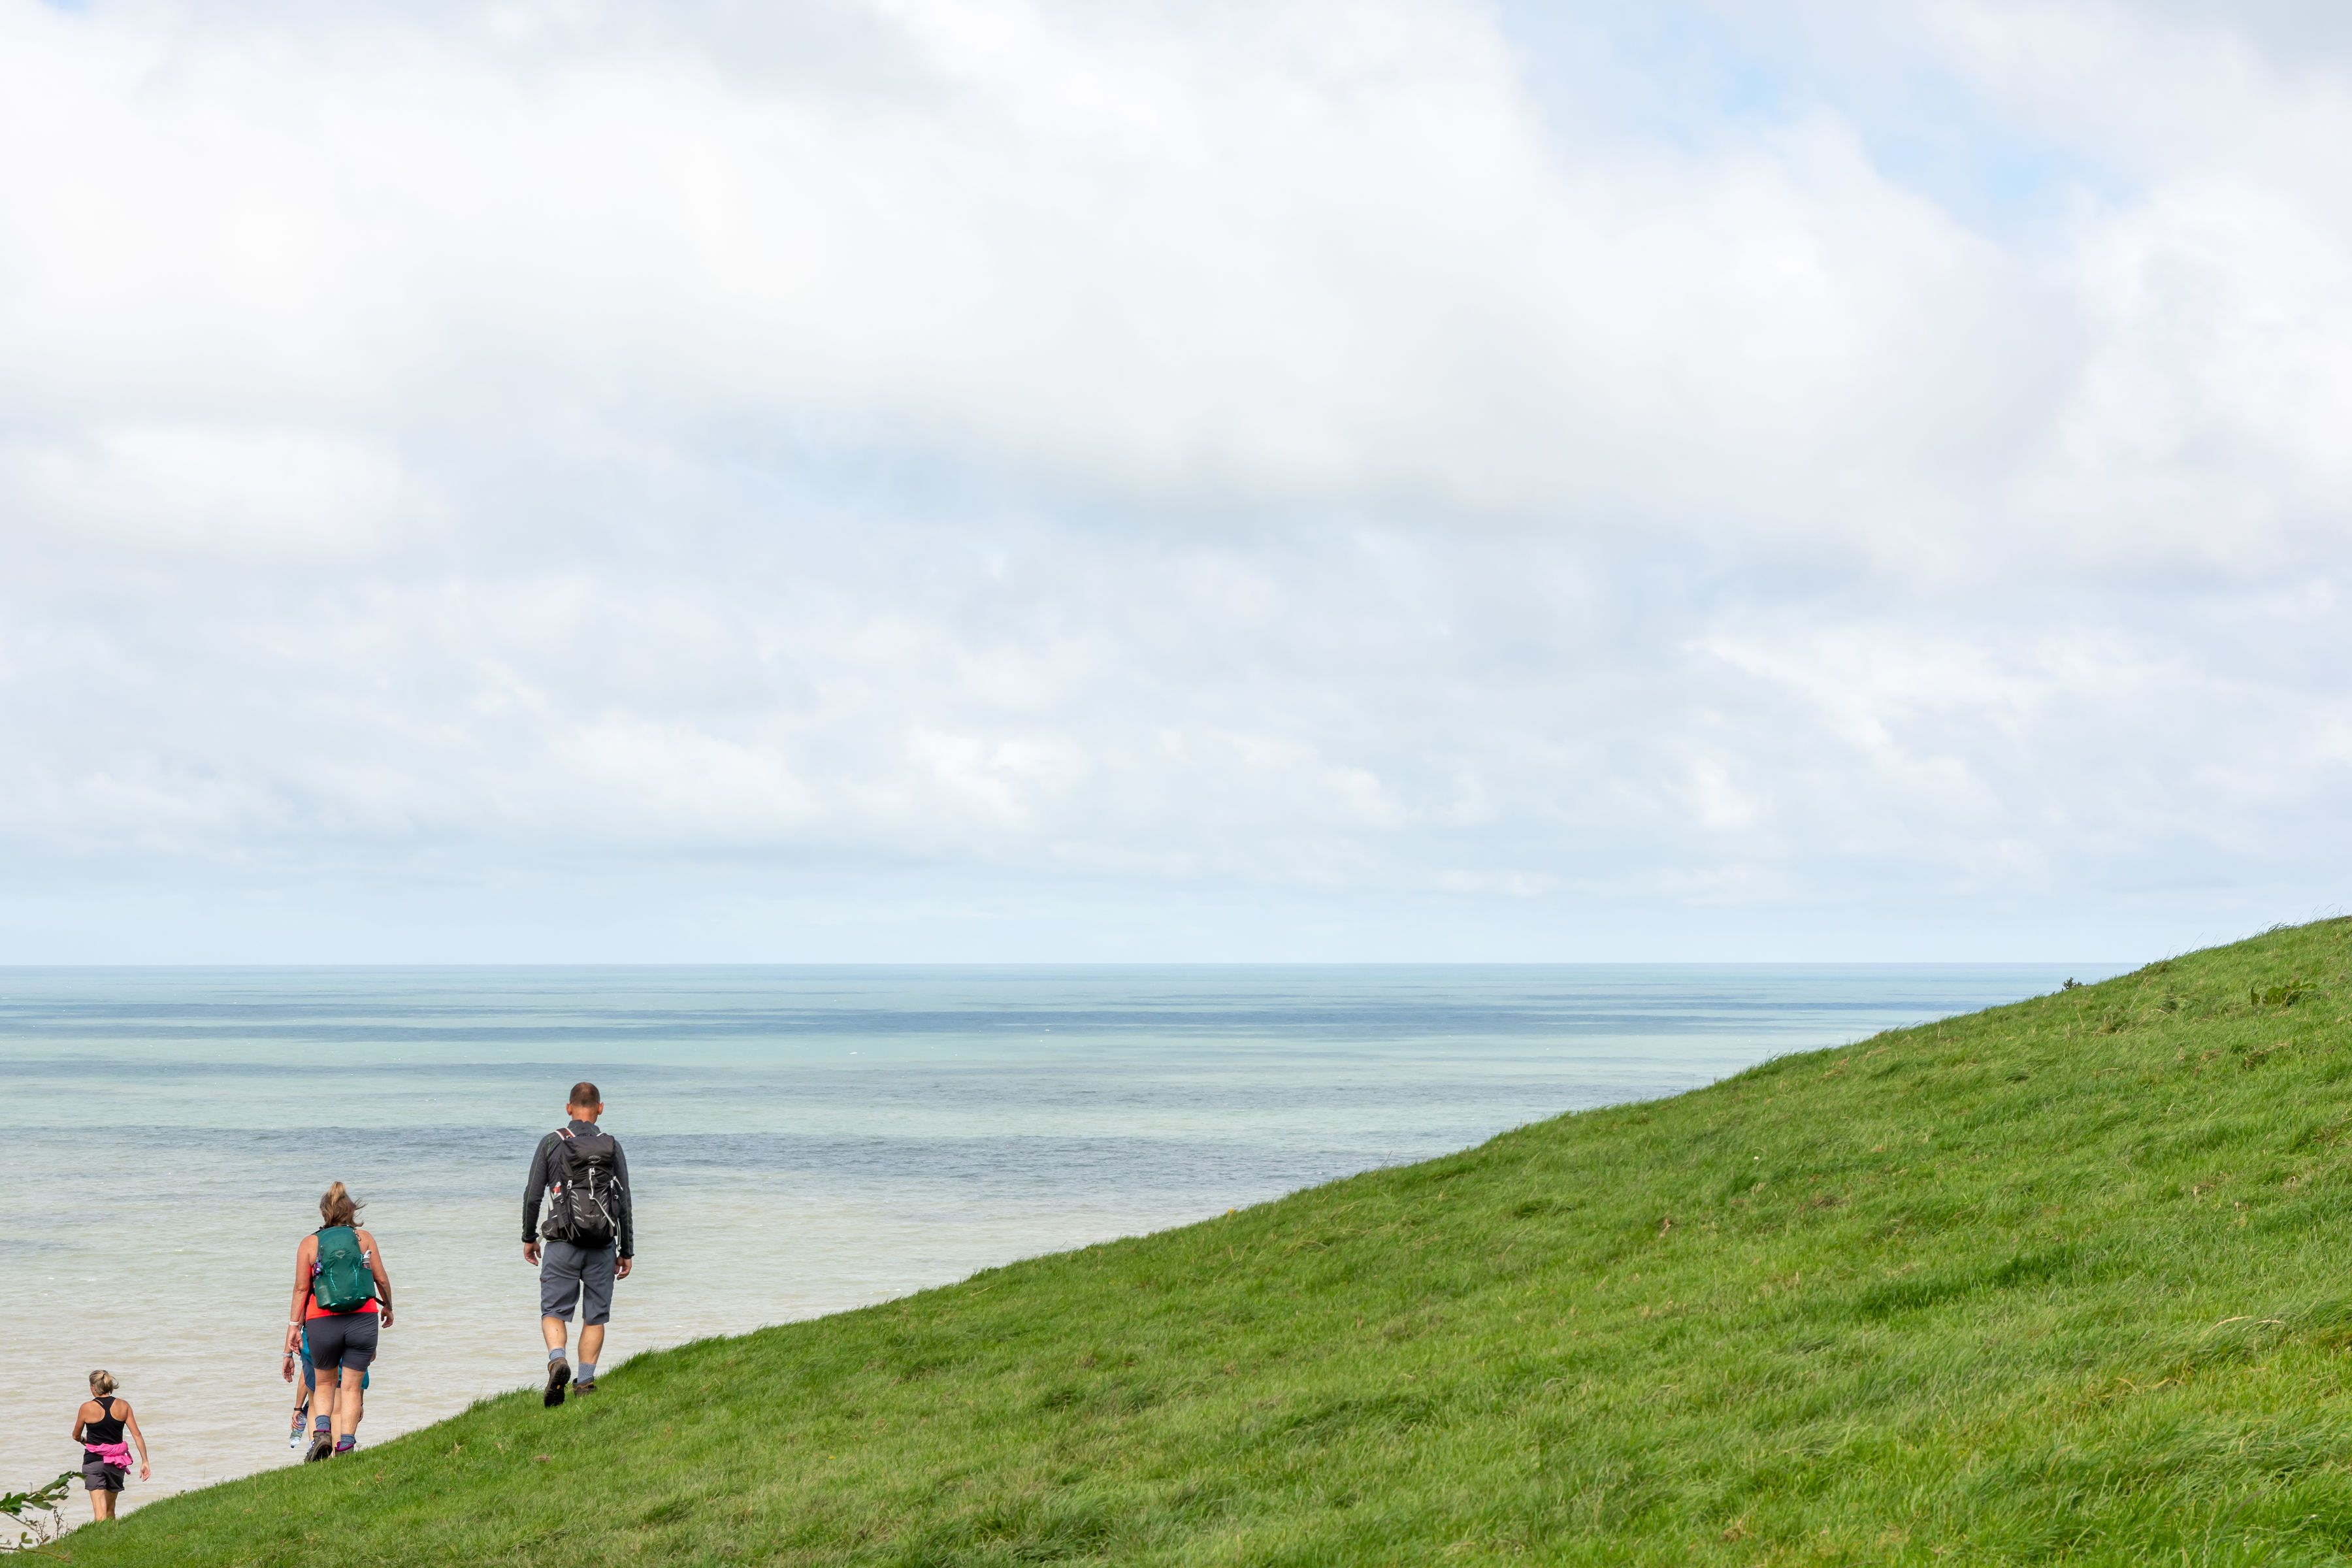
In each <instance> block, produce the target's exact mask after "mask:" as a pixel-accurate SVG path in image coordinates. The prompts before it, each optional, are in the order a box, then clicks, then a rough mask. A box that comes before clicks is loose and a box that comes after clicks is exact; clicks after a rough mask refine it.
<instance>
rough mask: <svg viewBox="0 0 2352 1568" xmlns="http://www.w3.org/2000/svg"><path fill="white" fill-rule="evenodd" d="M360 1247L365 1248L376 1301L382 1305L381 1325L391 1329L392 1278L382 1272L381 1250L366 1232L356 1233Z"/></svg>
mask: <svg viewBox="0 0 2352 1568" xmlns="http://www.w3.org/2000/svg"><path fill="white" fill-rule="evenodd" d="M358 1234H359V1238H360V1245H361V1246H362V1247H365V1248H367V1260H368V1272H369V1273H371V1274H373V1275H374V1276H375V1295H376V1300H379V1301H382V1302H383V1327H385V1328H387V1329H388V1328H390V1327H392V1276H391V1275H389V1274H386V1273H385V1272H384V1271H383V1247H378V1246H377V1245H376V1244H375V1237H372V1236H370V1235H369V1234H368V1233H367V1232H366V1231H363V1230H362V1231H361V1232H359V1233H358Z"/></svg>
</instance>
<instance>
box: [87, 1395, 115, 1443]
mask: <svg viewBox="0 0 2352 1568" xmlns="http://www.w3.org/2000/svg"><path fill="white" fill-rule="evenodd" d="M121 1403H122V1401H121V1400H120V1399H101V1400H100V1401H99V1402H98V1407H99V1408H100V1410H103V1411H105V1412H106V1415H105V1417H104V1418H103V1419H102V1420H98V1421H85V1422H83V1423H82V1425H81V1440H82V1441H83V1442H85V1443H89V1444H98V1443H120V1442H121V1441H122V1417H121V1416H120V1415H116V1414H115V1413H114V1412H115V1407H116V1406H118V1405H121Z"/></svg>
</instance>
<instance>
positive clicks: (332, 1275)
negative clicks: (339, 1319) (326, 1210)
mask: <svg viewBox="0 0 2352 1568" xmlns="http://www.w3.org/2000/svg"><path fill="white" fill-rule="evenodd" d="M310 1299H311V1300H314V1301H316V1302H318V1303H319V1305H320V1306H321V1307H324V1308H325V1309H326V1310H328V1311H330V1312H356V1311H358V1310H360V1309H361V1308H362V1307H363V1306H365V1305H367V1303H368V1302H370V1301H372V1300H375V1274H374V1271H373V1270H372V1269H371V1268H368V1266H367V1258H366V1256H365V1255H364V1254H362V1252H361V1251H360V1233H359V1232H358V1231H356V1230H353V1229H352V1227H351V1226H347V1225H336V1226H321V1227H320V1231H319V1267H318V1269H317V1271H316V1272H314V1273H313V1274H312V1275H311V1276H310Z"/></svg>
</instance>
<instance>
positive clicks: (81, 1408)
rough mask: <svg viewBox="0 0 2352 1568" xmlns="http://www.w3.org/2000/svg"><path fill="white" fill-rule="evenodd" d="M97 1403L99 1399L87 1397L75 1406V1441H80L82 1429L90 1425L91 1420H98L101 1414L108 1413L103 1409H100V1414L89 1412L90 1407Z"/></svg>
mask: <svg viewBox="0 0 2352 1568" xmlns="http://www.w3.org/2000/svg"><path fill="white" fill-rule="evenodd" d="M97 1403H98V1401H97V1400H95V1399H85V1400H83V1401H82V1402H81V1403H80V1404H79V1405H76V1406H75V1407H74V1431H73V1440H74V1441H75V1442H77V1443H79V1442H80V1441H81V1429H82V1428H83V1427H84V1426H88V1425H89V1423H90V1422H92V1421H95V1420H97V1419H98V1418H99V1415H105V1414H106V1412H105V1411H103V1410H101V1411H100V1412H99V1413H98V1415H91V1414H90V1413H89V1407H90V1406H91V1405H96V1404H97Z"/></svg>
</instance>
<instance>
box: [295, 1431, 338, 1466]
mask: <svg viewBox="0 0 2352 1568" xmlns="http://www.w3.org/2000/svg"><path fill="white" fill-rule="evenodd" d="M334 1451H335V1435H334V1434H333V1433H332V1432H313V1433H312V1434H311V1435H310V1452H309V1453H307V1454H305V1455H303V1456H302V1462H303V1463H304V1464H306V1465H315V1464H317V1463H318V1462H319V1461H320V1460H321V1459H324V1458H329V1457H331V1455H332V1454H333V1453H334Z"/></svg>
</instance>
